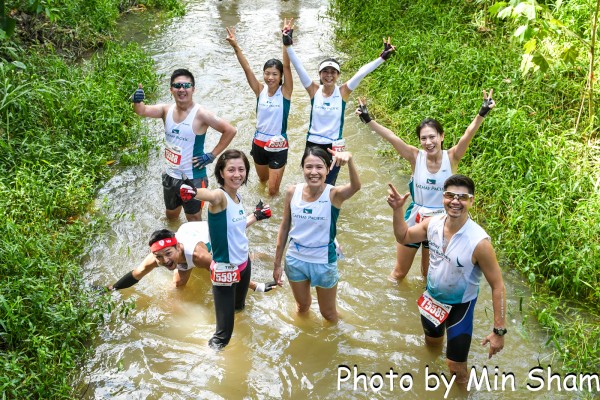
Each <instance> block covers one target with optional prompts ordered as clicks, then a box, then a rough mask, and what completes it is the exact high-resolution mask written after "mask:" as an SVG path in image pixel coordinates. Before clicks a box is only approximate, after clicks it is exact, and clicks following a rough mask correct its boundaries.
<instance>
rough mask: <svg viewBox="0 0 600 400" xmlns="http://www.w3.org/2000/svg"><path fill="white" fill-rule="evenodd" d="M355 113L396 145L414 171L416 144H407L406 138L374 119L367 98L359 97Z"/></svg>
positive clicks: (373, 129) (417, 151) (372, 128)
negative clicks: (370, 113) (403, 138)
mask: <svg viewBox="0 0 600 400" xmlns="http://www.w3.org/2000/svg"><path fill="white" fill-rule="evenodd" d="M354 114H356V115H357V116H358V117H359V118H360V120H361V121H362V122H364V123H365V124H367V126H368V127H369V128H371V130H372V131H373V132H375V133H376V134H378V135H379V136H381V137H382V138H383V139H385V140H387V141H388V142H389V143H390V144H391V145H392V146H393V147H394V149H396V151H397V152H398V154H400V157H402V158H404V159H405V160H407V161H408V162H410V165H411V168H412V170H413V171H414V169H415V163H416V160H417V155H418V154H419V149H417V148H416V147H415V146H411V145H409V144H407V143H406V142H405V141H404V140H402V139H400V138H399V137H398V136H396V134H395V133H394V132H392V131H391V130H389V129H388V128H386V127H385V126H383V125H381V124H379V123H378V122H376V121H373V120H372V119H371V116H370V115H369V110H368V108H367V101H366V99H365V98H363V99H361V98H360V97H359V98H358V108H357V109H356V111H355V112H354Z"/></svg>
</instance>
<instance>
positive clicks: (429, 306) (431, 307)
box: [417, 290, 452, 327]
mask: <svg viewBox="0 0 600 400" xmlns="http://www.w3.org/2000/svg"><path fill="white" fill-rule="evenodd" d="M417 305H418V306H419V312H420V313H421V315H422V316H424V317H425V318H427V319H428V320H429V322H431V323H432V324H433V325H435V326H436V327H438V326H439V325H440V324H441V323H442V322H444V321H445V320H446V318H448V315H449V314H450V310H451V309H452V306H451V305H449V304H444V303H440V302H439V301H437V300H436V299H434V298H433V297H431V296H430V295H429V293H428V292H427V290H426V291H425V293H423V294H422V295H421V297H419V300H417Z"/></svg>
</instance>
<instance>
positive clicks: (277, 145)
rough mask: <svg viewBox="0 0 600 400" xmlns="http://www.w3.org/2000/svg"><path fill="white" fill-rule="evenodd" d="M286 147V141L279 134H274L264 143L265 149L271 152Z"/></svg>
mask: <svg viewBox="0 0 600 400" xmlns="http://www.w3.org/2000/svg"><path fill="white" fill-rule="evenodd" d="M287 148H288V142H287V140H285V138H284V137H283V136H281V135H279V136H275V137H274V138H273V139H271V140H269V141H268V142H267V144H265V150H266V151H271V152H277V151H282V150H285V149H287Z"/></svg>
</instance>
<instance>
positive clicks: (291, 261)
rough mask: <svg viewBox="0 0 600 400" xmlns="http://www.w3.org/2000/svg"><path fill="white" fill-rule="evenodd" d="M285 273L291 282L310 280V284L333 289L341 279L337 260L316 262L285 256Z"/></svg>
mask: <svg viewBox="0 0 600 400" xmlns="http://www.w3.org/2000/svg"><path fill="white" fill-rule="evenodd" d="M285 275H286V276H287V278H288V280H289V281H290V282H303V281H309V282H310V286H312V287H315V286H318V287H321V288H323V289H331V288H332V287H334V286H335V285H336V284H337V283H338V281H339V280H340V275H339V274H338V268H337V261H336V262H333V263H325V264H315V263H309V262H306V261H301V260H298V259H297V258H294V257H291V256H285Z"/></svg>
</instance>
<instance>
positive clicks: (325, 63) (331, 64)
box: [319, 61, 340, 72]
mask: <svg viewBox="0 0 600 400" xmlns="http://www.w3.org/2000/svg"><path fill="white" fill-rule="evenodd" d="M327 67H333V68H335V70H336V71H337V72H340V65H339V64H338V63H336V62H335V61H323V62H322V63H321V65H319V72H321V71H323V69H325V68H327Z"/></svg>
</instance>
